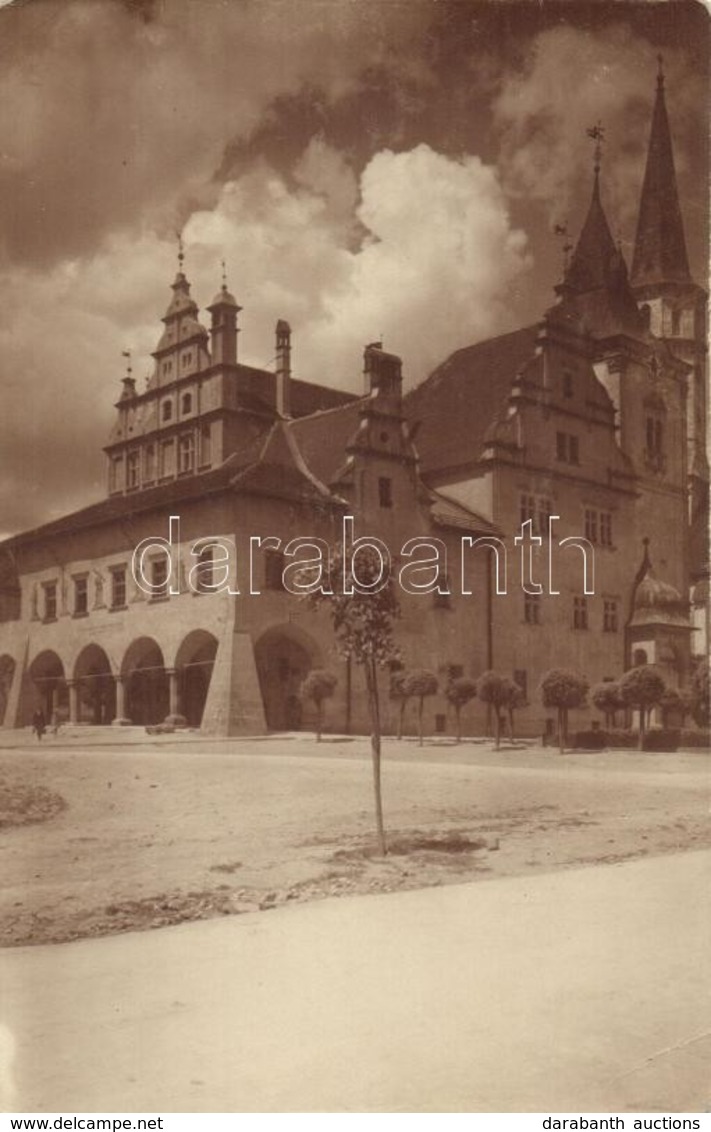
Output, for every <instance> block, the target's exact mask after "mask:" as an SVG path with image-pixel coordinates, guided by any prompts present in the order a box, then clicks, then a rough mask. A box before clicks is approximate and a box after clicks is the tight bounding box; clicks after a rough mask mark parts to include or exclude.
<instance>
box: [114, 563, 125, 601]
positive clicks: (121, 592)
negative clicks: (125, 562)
mask: <svg viewBox="0 0 711 1132" xmlns="http://www.w3.org/2000/svg"><path fill="white" fill-rule="evenodd" d="M125 606H126V570H125V567H123V566H121V567H119V568H117V569H115V570H112V571H111V608H112V609H124V608H125Z"/></svg>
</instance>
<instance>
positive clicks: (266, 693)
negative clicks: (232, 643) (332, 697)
mask: <svg viewBox="0 0 711 1132" xmlns="http://www.w3.org/2000/svg"><path fill="white" fill-rule="evenodd" d="M254 655H255V660H256V664H257V675H258V676H259V687H260V690H261V693H262V702H263V703H264V715H265V718H266V721H267V727H268V728H269V729H270V730H272V731H299V730H300V729H301V728H302V727H303V726H304V718H303V716H304V705H303V704H302V702H301V698H300V696H299V692H300V689H301V684H302V682H303V680H304V678H305V677H306V676H307V675H308V673H309V672H310V670H311V669H312V668H315V667H317V666H318V665H319V663H320V653H319V649H318V646H317V645H316V643H315V642H314V641H313V640H312V639H311V637H309V635H308V634H307V633H304V632H303V630H300V629H297V628H296V627H295V626H293V625H278V626H275V627H274V628H273V629H267V631H266V632H265V633H263V634H262V636H261V637H260V638H259V640H258V641H257V643H256V645H255V648H254Z"/></svg>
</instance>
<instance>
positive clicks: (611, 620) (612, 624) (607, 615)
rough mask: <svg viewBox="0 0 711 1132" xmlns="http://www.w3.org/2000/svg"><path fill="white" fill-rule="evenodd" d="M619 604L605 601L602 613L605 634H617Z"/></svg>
mask: <svg viewBox="0 0 711 1132" xmlns="http://www.w3.org/2000/svg"><path fill="white" fill-rule="evenodd" d="M617 624H618V622H617V602H616V601H605V602H604V604H603V611H602V630H603V632H604V633H616V632H617Z"/></svg>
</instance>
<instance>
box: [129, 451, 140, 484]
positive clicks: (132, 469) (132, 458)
mask: <svg viewBox="0 0 711 1132" xmlns="http://www.w3.org/2000/svg"><path fill="white" fill-rule="evenodd" d="M139 460H140V453H139V452H138V451H137V450H136V449H134V450H133V452H129V454H128V461H127V465H126V487H127V488H128V490H129V491H131V489H132V488H136V487H138V483H139V477H138V464H139Z"/></svg>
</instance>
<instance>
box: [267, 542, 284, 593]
mask: <svg viewBox="0 0 711 1132" xmlns="http://www.w3.org/2000/svg"><path fill="white" fill-rule="evenodd" d="M283 576H284V555H283V553H282V551H281V550H265V551H264V586H265V588H266V589H268V590H283V589H284V581H283Z"/></svg>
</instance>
